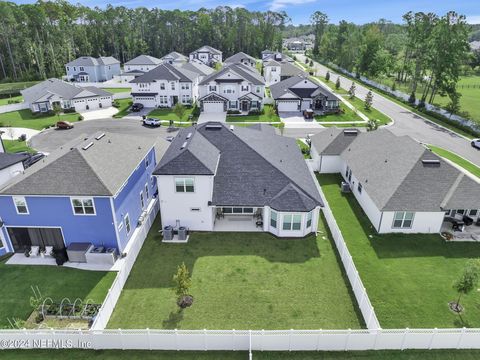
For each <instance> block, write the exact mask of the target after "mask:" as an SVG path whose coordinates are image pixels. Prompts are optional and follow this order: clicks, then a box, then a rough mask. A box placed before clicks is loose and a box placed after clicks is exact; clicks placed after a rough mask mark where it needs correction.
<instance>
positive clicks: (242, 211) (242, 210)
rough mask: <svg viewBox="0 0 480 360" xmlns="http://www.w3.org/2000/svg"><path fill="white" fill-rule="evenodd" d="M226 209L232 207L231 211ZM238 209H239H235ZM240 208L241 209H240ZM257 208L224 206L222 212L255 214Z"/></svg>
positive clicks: (228, 213)
mask: <svg viewBox="0 0 480 360" xmlns="http://www.w3.org/2000/svg"><path fill="white" fill-rule="evenodd" d="M225 209H230V210H231V211H225ZM233 209H236V210H237V211H233ZM238 209H240V210H241V211H238ZM245 209H252V211H245ZM255 210H256V208H254V207H253V206H223V207H222V212H223V214H224V215H254V214H255Z"/></svg>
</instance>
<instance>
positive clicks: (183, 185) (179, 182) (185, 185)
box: [175, 178, 195, 193]
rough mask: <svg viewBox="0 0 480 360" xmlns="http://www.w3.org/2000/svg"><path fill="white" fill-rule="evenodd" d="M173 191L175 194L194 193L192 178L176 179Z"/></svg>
mask: <svg viewBox="0 0 480 360" xmlns="http://www.w3.org/2000/svg"><path fill="white" fill-rule="evenodd" d="M175 190H176V192H190V193H191V192H194V191H195V186H194V181H193V178H176V179H175Z"/></svg>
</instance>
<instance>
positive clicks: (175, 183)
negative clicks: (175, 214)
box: [173, 176, 196, 194]
mask: <svg viewBox="0 0 480 360" xmlns="http://www.w3.org/2000/svg"><path fill="white" fill-rule="evenodd" d="M187 179H191V180H192V181H193V191H187V184H186V182H185V180H187ZM177 180H183V190H185V191H177ZM173 185H174V187H175V193H177V194H194V193H195V192H196V191H195V178H194V177H193V176H183V177H174V178H173Z"/></svg>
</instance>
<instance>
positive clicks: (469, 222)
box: [462, 215, 473, 226]
mask: <svg viewBox="0 0 480 360" xmlns="http://www.w3.org/2000/svg"><path fill="white" fill-rule="evenodd" d="M462 220H463V222H464V223H465V225H466V226H470V225H472V224H473V219H472V218H471V217H470V216H467V215H463V219H462Z"/></svg>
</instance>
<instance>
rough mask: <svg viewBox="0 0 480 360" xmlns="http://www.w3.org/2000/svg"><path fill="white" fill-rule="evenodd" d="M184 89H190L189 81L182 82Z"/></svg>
mask: <svg viewBox="0 0 480 360" xmlns="http://www.w3.org/2000/svg"><path fill="white" fill-rule="evenodd" d="M182 90H190V84H189V83H182Z"/></svg>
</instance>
